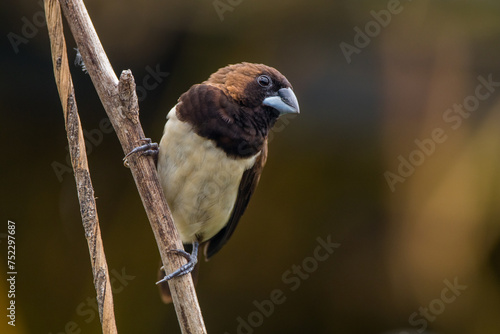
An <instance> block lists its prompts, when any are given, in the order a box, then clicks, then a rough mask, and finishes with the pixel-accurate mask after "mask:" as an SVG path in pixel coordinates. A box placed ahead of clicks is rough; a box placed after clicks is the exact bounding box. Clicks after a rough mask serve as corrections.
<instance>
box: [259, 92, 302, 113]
mask: <svg viewBox="0 0 500 334" xmlns="http://www.w3.org/2000/svg"><path fill="white" fill-rule="evenodd" d="M262 104H264V105H266V106H269V107H271V108H274V109H276V110H278V112H279V113H280V115H283V114H298V113H300V108H299V102H298V101H297V97H296V96H295V94H294V93H293V90H292V89H291V88H281V89H280V90H279V91H278V95H277V96H270V97H266V98H265V99H264V101H263V102H262Z"/></svg>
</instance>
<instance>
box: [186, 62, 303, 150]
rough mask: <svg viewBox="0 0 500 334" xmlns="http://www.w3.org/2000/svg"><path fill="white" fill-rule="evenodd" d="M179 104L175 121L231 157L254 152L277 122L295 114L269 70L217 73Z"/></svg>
mask: <svg viewBox="0 0 500 334" xmlns="http://www.w3.org/2000/svg"><path fill="white" fill-rule="evenodd" d="M179 102H180V104H179V105H178V107H177V114H178V117H179V118H180V119H181V120H183V121H187V122H189V123H190V124H191V125H193V127H194V129H195V131H196V133H197V134H198V135H200V136H202V137H205V138H208V139H211V140H214V142H215V143H216V144H217V146H218V147H220V148H222V149H223V150H224V151H225V152H226V153H227V154H228V155H231V156H235V157H248V156H252V155H254V154H256V153H258V152H260V151H261V150H262V146H263V145H264V143H265V139H266V138H267V135H268V133H269V130H270V129H271V128H272V126H273V125H274V124H275V122H276V120H277V119H278V117H279V116H280V115H283V114H287V113H299V104H298V102H297V98H296V97H295V94H294V93H293V90H292V85H291V84H290V83H289V82H288V80H287V79H286V78H285V77H284V76H283V75H282V74H281V73H280V72H278V71H277V70H275V69H274V68H272V67H269V66H266V65H262V64H252V63H241V64H235V65H229V66H226V67H223V68H221V69H219V70H218V71H217V72H215V73H214V74H212V75H211V76H210V78H208V80H207V81H204V82H203V83H202V84H200V85H194V86H192V87H191V88H190V89H189V90H188V91H187V92H186V93H184V94H183V95H182V96H181V97H180V99H179Z"/></svg>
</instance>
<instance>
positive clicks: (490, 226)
mask: <svg viewBox="0 0 500 334" xmlns="http://www.w3.org/2000/svg"><path fill="white" fill-rule="evenodd" d="M221 2H222V3H225V4H229V3H232V5H229V6H230V7H231V9H232V11H226V12H225V13H223V14H222V19H221V17H220V16H219V15H218V13H217V12H216V10H215V8H214V2H213V0H196V1H193V0H189V1H181V0H174V1H123V0H122V1H117V0H107V1H97V0H87V1H86V4H87V7H88V11H89V14H90V16H91V18H92V20H93V22H94V25H95V27H96V30H97V32H98V34H99V36H100V38H101V41H102V44H103V46H104V48H105V50H106V52H107V54H108V57H109V59H110V61H111V63H112V65H113V67H114V69H115V71H116V73H117V74H119V73H120V72H121V70H123V69H131V70H132V72H133V74H134V76H135V79H136V81H137V84H138V86H142V87H143V88H145V87H150V89H145V90H143V91H141V94H140V96H139V97H140V98H141V102H140V107H141V111H140V112H141V121H142V125H143V127H144V130H145V132H146V135H147V136H149V137H151V138H152V139H153V140H154V141H159V140H160V138H161V134H162V131H163V126H164V121H165V116H166V114H167V112H168V110H170V108H171V107H172V106H173V105H174V104H175V103H176V100H177V98H178V97H179V96H180V94H182V93H183V92H184V91H186V90H187V89H188V88H189V87H190V86H191V85H192V84H195V83H199V82H201V81H203V80H205V79H206V78H207V77H208V76H209V75H210V74H211V73H212V72H214V71H215V70H217V69H218V68H220V67H222V66H225V65H227V64H230V63H237V62H240V61H250V62H262V63H265V64H267V65H270V66H273V67H276V68H277V69H278V70H280V71H281V72H282V73H283V74H285V75H286V76H287V78H288V79H289V80H290V82H291V83H292V84H293V85H294V90H295V92H296V95H297V97H298V100H299V103H300V106H301V114H300V115H299V116H297V117H288V118H284V119H282V120H281V121H280V123H279V124H278V125H279V127H278V128H277V129H276V131H275V132H274V133H273V139H272V141H271V143H270V154H269V160H268V164H267V166H266V169H265V170H264V173H263V176H262V179H261V183H260V185H259V187H258V189H257V192H256V194H255V196H254V197H253V199H252V201H251V202H250V206H249V207H248V210H247V212H246V214H245V215H244V216H243V219H242V220H241V222H240V225H239V226H238V229H237V230H236V233H235V234H234V236H233V237H232V239H231V240H230V242H229V243H228V244H227V245H226V246H225V247H224V248H223V250H222V251H221V252H220V253H219V254H217V256H216V257H214V258H213V259H212V260H211V261H210V262H208V263H205V262H204V261H203V263H202V265H201V270H200V279H199V283H198V286H197V291H198V295H199V300H200V304H201V308H202V311H203V315H204V319H205V322H206V326H207V329H208V332H209V333H221V334H222V333H230V334H233V333H343V334H350V333H353V334H354V333H359V334H361V333H363V334H366V333H384V334H388V333H394V334H403V333H421V332H423V331H424V328H425V330H426V331H432V332H433V333H443V334H444V333H459V334H460V333H469V334H476V333H477V334H488V333H500V318H499V314H500V276H499V275H500V243H499V236H500V224H499V219H500V209H499V206H498V203H499V200H500V192H499V185H500V177H499V176H500V174H499V172H498V171H499V167H500V131H499V128H500V92H499V91H498V90H499V87H494V86H493V87H490V88H491V90H492V92H490V93H491V94H489V96H488V97H487V98H484V99H483V100H481V101H479V100H477V99H476V101H479V104H478V105H472V107H470V109H472V111H471V112H470V113H468V112H467V113H464V115H465V116H459V115H460V114H458V113H456V112H454V111H448V109H449V108H453V106H454V104H457V105H458V104H462V103H464V100H465V101H467V102H468V103H473V102H474V98H469V96H473V95H474V94H475V92H476V89H479V90H480V92H481V93H483V95H484V94H485V93H486V92H488V91H487V90H486V88H478V87H479V85H480V84H481V83H480V81H479V79H478V77H479V76H481V77H483V78H484V79H486V80H488V77H490V78H491V80H492V81H495V82H498V81H500V64H499V59H500V20H499V17H500V16H499V15H500V3H499V2H498V1H493V0H491V1H486V0H483V1H479V0H475V1H472V0H468V1H466V0H460V1H459V0H457V1H438V0H436V1H423V0H421V1H411V2H410V1H402V2H401V3H400V4H399V6H396V7H391V6H392V4H395V3H396V2H395V1H347V0H344V1H300V0H288V1H286V2H270V1H263V0H254V1H249V0H246V1H232V2H230V1H228V0H222V1H221ZM388 9H393V11H394V13H393V14H391V15H390V18H389V17H388V16H387V15H386V16H384V15H383V14H381V13H390V12H388ZM371 11H374V13H379V14H375V16H377V15H378V16H379V18H381V19H384V20H385V21H384V22H383V23H384V24H383V26H382V25H381V24H379V23H375V22H376V21H375V19H374V16H373V14H372V13H371ZM381 11H385V12H381ZM396 11H397V13H396ZM42 18H43V11H42V7H41V6H40V3H37V2H34V1H30V2H28V1H24V2H23V1H15V2H14V1H10V2H7V1H2V2H1V3H0V31H1V45H0V47H1V49H0V71H1V72H0V110H1V119H0V124H1V136H2V143H3V150H2V154H1V156H2V163H1V171H2V172H1V173H0V175H1V188H2V198H1V206H2V223H1V225H0V241H1V247H0V249H1V254H2V255H1V256H0V258H1V260H0V263H1V268H4V269H2V270H1V271H0V278H1V279H0V300H1V305H2V306H1V309H2V310H4V311H1V312H0V315H1V317H0V319H3V320H1V321H0V331H1V332H2V333H4V332H8V333H54V334H55V333H98V332H100V323H99V320H98V315H97V313H96V312H95V311H94V310H93V309H92V306H91V304H92V303H93V301H94V300H95V298H94V297H95V290H94V287H93V284H92V273H91V268H90V261H89V255H88V249H87V244H86V241H85V238H84V233H83V228H82V225H81V218H80V213H79V207H78V202H77V198H76V188H75V182H74V178H73V175H72V173H71V172H64V169H63V170H62V171H63V172H61V171H59V174H58V173H57V172H56V170H55V169H54V166H59V167H61V166H63V165H67V163H66V160H67V156H68V152H67V150H66V146H67V141H66V133H65V130H64V122H63V114H62V109H61V105H60V101H59V97H58V94H57V88H56V86H55V82H54V77H53V72H52V62H51V56H50V47H49V40H48V36H47V29H46V26H45V24H44V22H43V20H42ZM370 22H371V23H370ZM367 24H368V26H366V25H367ZM384 26H385V27H384ZM356 27H358V28H359V29H361V30H362V31H364V30H365V28H366V27H368V28H369V29H372V30H371V32H370V34H371V35H372V37H369V40H367V39H366V38H365V39H363V37H359V36H358V39H357V40H356V41H357V43H358V46H359V50H358V53H353V54H351V57H350V62H348V61H347V58H346V57H345V55H344V54H343V52H342V50H341V47H340V45H341V43H343V42H344V43H348V44H350V45H353V46H355V35H356V31H355V30H354V29H355V28H356ZM377 27H378V28H377ZM65 32H66V37H67V44H68V54H69V57H70V62H71V64H72V62H73V59H74V57H75V54H76V52H75V51H74V50H73V48H74V47H75V45H74V42H73V39H72V37H71V35H70V34H69V29H68V28H67V27H66V30H65ZM14 36H17V37H14ZM13 38H17V39H16V40H17V41H20V40H22V41H23V42H19V43H20V44H18V45H15V44H13V43H12V39H13ZM363 43H364V44H366V45H364V44H363ZM344 45H345V44H344ZM151 69H153V70H154V69H158V70H159V71H161V72H168V73H169V74H168V76H163V77H161V80H157V81H156V82H155V81H154V80H152V79H151V78H150V77H149V79H148V75H149V71H151ZM72 72H73V81H74V84H75V90H76V98H77V103H78V108H79V111H80V117H81V120H82V124H83V127H84V128H85V129H86V131H87V133H88V134H89V135H88V147H87V149H88V151H89V165H90V169H91V173H92V178H93V184H94V187H95V193H96V196H97V197H98V200H97V204H98V213H99V219H100V224H101V229H102V236H103V240H104V248H105V251H106V257H107V260H108V265H109V268H110V271H111V277H112V280H113V286H114V289H115V291H114V292H115V293H114V301H115V312H116V321H117V326H118V330H119V332H120V333H165V332H168V333H178V332H180V330H179V328H178V324H177V320H176V317H175V312H174V310H173V307H172V305H163V304H162V303H161V301H160V299H159V296H158V291H157V287H156V286H155V284H154V282H155V280H156V271H157V266H158V263H159V255H158V251H157V246H156V243H155V240H154V238H153V234H152V232H151V229H150V227H149V223H148V221H147V218H146V215H145V213H144V209H143V207H142V204H141V201H140V198H139V196H138V194H137V191H136V188H135V186H134V183H133V180H132V177H131V174H130V172H129V170H127V169H126V168H124V167H123V164H122V161H121V159H122V157H123V152H122V150H121V147H120V145H119V143H118V141H117V139H116V136H115V134H114V133H113V132H109V131H107V130H108V129H103V128H100V125H101V124H102V123H101V122H102V121H103V120H104V119H106V115H105V112H104V110H103V108H102V106H101V104H100V102H99V99H98V97H97V95H96V93H95V90H94V88H93V86H92V83H91V81H90V78H89V76H88V75H86V74H85V73H83V72H82V71H81V69H80V68H79V67H78V66H73V65H72ZM144 80H148V81H147V83H149V85H145V84H144ZM152 86H154V87H152ZM471 101H472V102H471ZM446 115H448V116H450V117H451V116H453V117H455V118H454V120H455V121H454V122H452V123H451V122H449V121H448V122H447V121H446V117H445V118H443V117H444V116H446ZM459 121H460V122H461V123H460V124H459V123H458V122H459ZM454 128H456V129H454ZM435 131H438V132H439V131H441V132H440V133H441V137H440V138H441V139H443V138H446V140H441V141H442V142H438V143H437V142H435V141H434V142H432V141H430V140H431V139H429V138H432V133H433V132H435ZM415 140H417V143H418V141H419V140H420V141H421V142H423V143H426V145H427V146H424V148H425V151H422V149H419V147H418V146H417V144H416V142H415ZM419 151H420V153H419ZM400 156H401V157H400ZM410 158H411V159H413V161H414V162H415V163H416V164H417V165H418V166H416V167H409V166H408V165H406V167H400V164H401V161H403V160H404V161H408V160H409V159H410ZM398 168H399V169H400V173H402V174H404V176H401V177H402V178H401V179H399V181H402V180H404V182H396V183H395V184H394V185H393V186H394V187H393V189H392V190H393V191H392V190H391V187H390V186H389V184H388V182H387V180H386V176H385V175H387V174H386V173H387V172H391V173H394V175H396V174H398V173H399V172H398ZM7 220H12V221H14V222H15V223H16V266H17V272H18V275H17V281H16V299H15V300H16V306H17V308H16V311H17V313H16V315H17V318H16V320H17V321H16V327H15V328H12V327H10V326H7V318H6V316H5V315H6V314H7V311H6V309H5V308H6V305H7V302H8V298H7V290H8V286H7V285H6V279H5V275H6V272H7V270H6V269H5V268H6V260H5V259H6V254H7V249H6V233H7ZM318 238H321V239H322V240H328V238H330V240H331V241H332V242H334V243H338V244H340V246H339V247H338V248H336V249H335V252H334V253H333V254H331V255H329V256H327V257H326V259H325V257H322V259H323V260H322V261H318V260H317V259H316V260H315V259H314V258H313V256H314V251H315V249H316V247H317V246H318V245H319V243H318ZM324 254H326V253H321V255H324ZM303 265H305V269H307V270H308V271H309V273H306V272H305V271H304V270H305V269H302V270H303V273H301V274H299V273H298V272H293V271H292V272H290V270H293V269H294V268H296V267H294V266H301V267H302V266H303ZM291 279H293V282H294V283H290V280H291ZM452 285H455V288H454V290H453V289H450V288H449V286H452ZM457 287H458V288H457ZM292 288H293V289H292ZM275 290H280V291H281V292H282V297H281V299H279V300H280V304H274V306H273V307H272V309H271V307H269V303H265V302H264V304H262V303H263V302H262V301H263V300H269V299H270V296H271V294H272V292H273V291H274V292H276V291H275ZM256 304H259V305H267V307H268V309H267V310H265V311H258V307H257V306H256ZM426 309H427V311H426ZM425 312H426V313H425ZM4 313H5V315H4ZM263 313H265V314H263ZM424 313H425V315H424ZM241 319H243V320H241ZM242 321H244V322H245V323H246V324H247V325H241V323H242ZM238 326H240V328H238ZM244 327H245V328H244Z"/></svg>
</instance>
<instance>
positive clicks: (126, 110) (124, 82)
mask: <svg viewBox="0 0 500 334" xmlns="http://www.w3.org/2000/svg"><path fill="white" fill-rule="evenodd" d="M118 96H119V97H120V102H121V104H122V108H121V109H120V116H122V117H126V118H128V119H129V120H130V121H132V123H134V124H138V123H139V101H138V99H137V94H136V92H135V80H134V76H133V75H132V71H130V70H124V71H122V74H121V75H120V81H119V82H118Z"/></svg>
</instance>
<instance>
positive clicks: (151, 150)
mask: <svg viewBox="0 0 500 334" xmlns="http://www.w3.org/2000/svg"><path fill="white" fill-rule="evenodd" d="M139 140H140V141H144V142H145V144H143V145H141V146H137V147H136V148H134V149H133V150H132V151H130V152H128V153H127V155H126V156H125V157H124V158H123V164H124V165H125V167H129V165H128V161H127V158H128V157H129V156H131V155H132V154H134V153H140V154H142V155H150V156H154V157H156V156H158V143H152V142H151V138H143V139H139Z"/></svg>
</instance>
